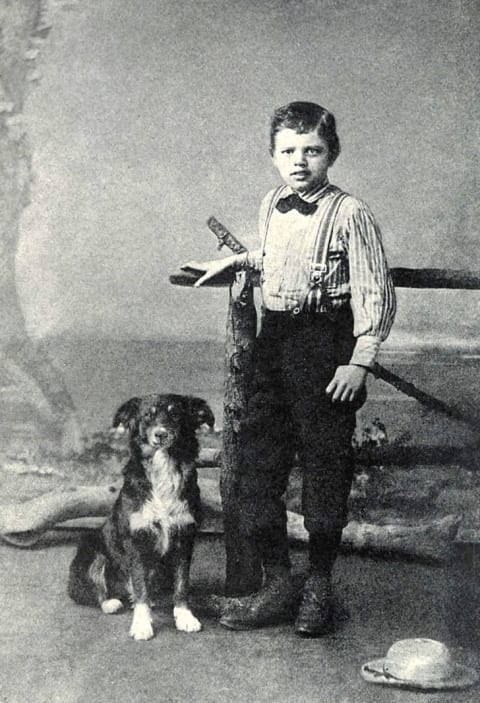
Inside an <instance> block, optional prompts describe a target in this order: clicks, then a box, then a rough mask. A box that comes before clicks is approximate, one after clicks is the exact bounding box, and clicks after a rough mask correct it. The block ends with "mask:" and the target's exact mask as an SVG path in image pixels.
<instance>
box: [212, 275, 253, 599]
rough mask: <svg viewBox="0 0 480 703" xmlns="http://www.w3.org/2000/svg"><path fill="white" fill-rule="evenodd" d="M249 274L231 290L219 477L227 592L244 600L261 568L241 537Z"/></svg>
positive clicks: (250, 344)
mask: <svg viewBox="0 0 480 703" xmlns="http://www.w3.org/2000/svg"><path fill="white" fill-rule="evenodd" d="M249 278H250V277H249V274H248V273H242V274H240V275H239V279H241V280H239V281H238V282H237V283H234V284H232V285H231V286H230V296H229V308H228V320H227V337H226V345H225V396H224V414H223V462H222V467H221V472H220V495H221V498H222V507H223V516H224V517H223V520H224V531H225V548H226V579H225V593H226V595H228V596H240V595H247V594H248V593H252V592H253V591H256V590H258V588H259V587H260V586H261V582H262V569H261V563H260V559H259V557H258V555H257V554H256V553H255V551H254V549H253V546H252V544H251V543H250V542H249V541H248V540H247V539H245V537H244V536H243V535H244V534H245V532H244V529H242V528H244V527H245V526H244V520H245V519H246V516H245V515H244V514H243V510H242V505H241V503H240V501H239V497H238V496H239V491H240V489H241V482H242V480H244V479H243V477H244V474H245V472H244V471H243V466H242V461H243V451H242V445H243V444H244V441H245V440H244V427H245V421H246V420H247V413H248V398H249V395H250V389H251V376H252V374H251V372H252V351H253V343H254V339H255V335H256V328H257V316H256V311H255V305H254V300H253V286H252V283H251V281H250V280H249Z"/></svg>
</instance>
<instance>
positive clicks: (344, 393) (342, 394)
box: [325, 364, 368, 403]
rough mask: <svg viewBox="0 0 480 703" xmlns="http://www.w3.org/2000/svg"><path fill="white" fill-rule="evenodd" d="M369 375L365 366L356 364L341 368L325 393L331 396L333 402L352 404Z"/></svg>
mask: <svg viewBox="0 0 480 703" xmlns="http://www.w3.org/2000/svg"><path fill="white" fill-rule="evenodd" d="M367 373H368V369H366V368H365V367H364V366H355V365H354V364H349V365H348V366H339V367H338V368H337V370H336V371H335V376H334V377H333V378H332V380H331V381H330V383H329V384H328V386H327V388H326V391H325V392H326V393H327V395H330V396H331V400H333V401H336V400H340V401H341V402H342V403H344V402H345V401H348V402H352V400H355V399H356V398H357V396H358V394H359V393H360V391H361V390H362V388H363V387H364V385H365V382H366V379H367Z"/></svg>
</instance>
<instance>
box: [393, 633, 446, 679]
mask: <svg viewBox="0 0 480 703" xmlns="http://www.w3.org/2000/svg"><path fill="white" fill-rule="evenodd" d="M454 670H455V665H454V663H453V660H452V657H451V655H450V652H449V650H448V648H447V647H446V646H445V645H444V644H443V643H442V642H437V641H436V640H430V639H424V638H417V639H408V640H399V641H398V642H395V643H394V644H393V645H392V646H391V647H390V649H389V650H388V652H387V656H386V658H385V661H384V665H383V671H384V673H385V674H387V675H388V676H393V677H394V678H396V679H403V680H405V681H421V682H423V683H429V682H432V683H433V682H437V681H440V680H442V679H448V678H449V677H450V676H452V674H453V672H454Z"/></svg>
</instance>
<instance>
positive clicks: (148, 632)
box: [130, 603, 153, 640]
mask: <svg viewBox="0 0 480 703" xmlns="http://www.w3.org/2000/svg"><path fill="white" fill-rule="evenodd" d="M130 637H133V639H134V640H151V639H152V637H153V627H152V613H151V611H150V607H149V606H148V605H147V604H146V603H136V604H135V606H134V609H133V621H132V626H131V628H130Z"/></svg>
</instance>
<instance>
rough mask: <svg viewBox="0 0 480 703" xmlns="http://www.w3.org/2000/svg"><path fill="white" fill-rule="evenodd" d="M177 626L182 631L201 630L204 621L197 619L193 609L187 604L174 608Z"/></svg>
mask: <svg viewBox="0 0 480 703" xmlns="http://www.w3.org/2000/svg"><path fill="white" fill-rule="evenodd" d="M173 617H174V618H175V627H176V628H177V630H180V631H181V632H200V630H201V629H202V623H201V622H200V620H197V618H196V617H195V615H194V614H193V613H192V611H191V610H190V609H189V608H187V607H186V606H178V607H175V608H174V609H173Z"/></svg>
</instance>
